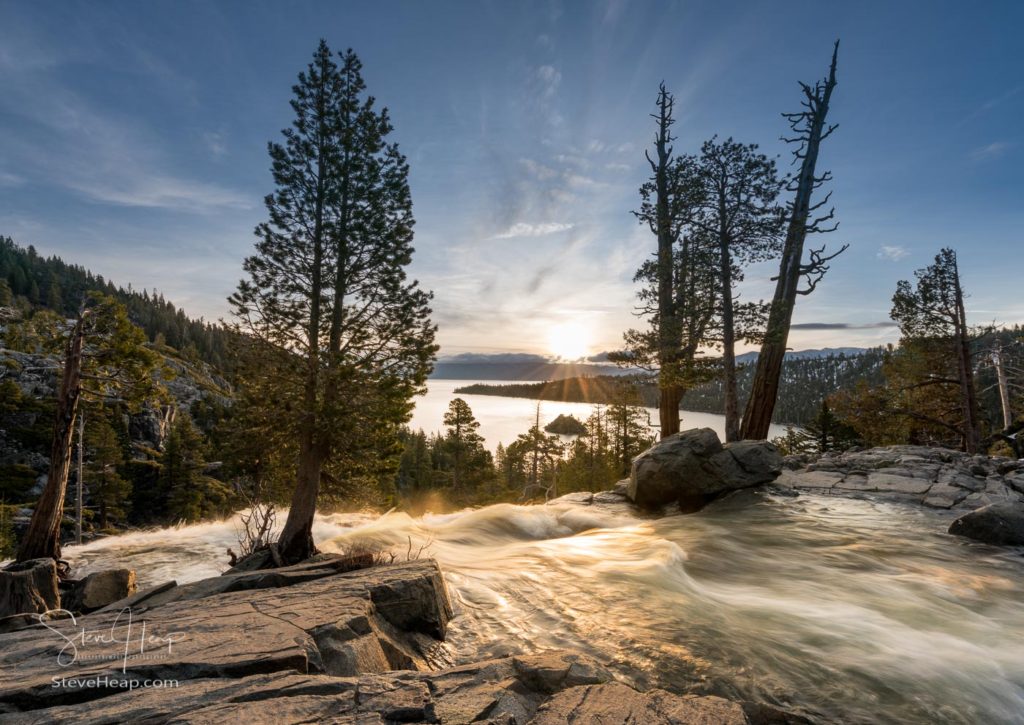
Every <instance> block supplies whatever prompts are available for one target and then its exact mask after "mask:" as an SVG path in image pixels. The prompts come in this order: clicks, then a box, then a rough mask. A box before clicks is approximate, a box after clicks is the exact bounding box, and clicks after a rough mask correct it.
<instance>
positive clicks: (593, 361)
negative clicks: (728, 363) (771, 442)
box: [430, 347, 865, 381]
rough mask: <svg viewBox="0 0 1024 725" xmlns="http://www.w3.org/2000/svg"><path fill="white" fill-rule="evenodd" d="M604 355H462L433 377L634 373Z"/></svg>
mask: <svg viewBox="0 0 1024 725" xmlns="http://www.w3.org/2000/svg"><path fill="white" fill-rule="evenodd" d="M864 350H865V348H862V347H826V348H822V349H820V350H798V351H795V352H788V353H786V358H787V359H790V360H803V359H808V358H822V357H828V356H830V355H832V356H838V355H844V356H846V357H851V356H854V355H860V354H861V353H863V352H864ZM604 359H605V355H604V354H601V355H594V356H593V357H591V358H589V359H588V361H584V362H571V363H567V362H559V361H556V360H551V359H550V358H547V357H544V356H543V355H533V354H530V353H497V354H486V353H462V354H460V355H450V356H445V357H442V358H439V359H438V361H437V363H436V364H435V366H434V372H433V374H432V375H431V376H430V377H432V378H434V379H437V380H509V381H526V380H531V381H536V380H562V379H564V378H575V377H583V376H591V375H629V374H632V373H634V372H635V370H628V369H623V368H619V367H617V366H615V365H609V364H607V363H602V362H598V361H600V360H604ZM755 360H757V353H756V352H746V353H743V354H742V355H738V356H737V357H736V361H737V362H739V363H741V364H746V363H751V362H754V361H755Z"/></svg>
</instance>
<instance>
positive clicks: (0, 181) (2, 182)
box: [0, 171, 25, 187]
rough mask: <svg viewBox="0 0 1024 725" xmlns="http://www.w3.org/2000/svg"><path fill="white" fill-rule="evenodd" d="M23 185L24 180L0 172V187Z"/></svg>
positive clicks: (15, 175) (14, 175) (5, 172)
mask: <svg viewBox="0 0 1024 725" xmlns="http://www.w3.org/2000/svg"><path fill="white" fill-rule="evenodd" d="M24 183H25V180H24V179H23V178H21V177H20V176H18V175H17V174H11V173H9V172H7V171H0V186H7V187H11V186H21V185H22V184H24Z"/></svg>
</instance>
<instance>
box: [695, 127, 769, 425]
mask: <svg viewBox="0 0 1024 725" xmlns="http://www.w3.org/2000/svg"><path fill="white" fill-rule="evenodd" d="M695 173H696V175H697V181H696V186H697V190H696V192H695V197H696V198H695V201H694V203H693V207H694V208H693V210H692V212H691V219H690V221H691V224H692V225H693V226H694V227H696V228H697V229H699V230H701V231H702V232H703V233H705V234H707V235H709V236H710V237H711V238H712V239H713V240H714V246H715V253H716V256H717V261H716V268H717V275H718V293H719V296H720V306H719V309H718V317H719V319H718V326H719V328H720V335H721V346H722V373H723V393H724V397H725V401H724V402H725V410H724V412H725V438H726V440H727V441H735V440H739V437H740V410H739V408H740V406H739V392H738V389H737V380H736V343H737V341H738V340H745V339H746V340H750V339H756V338H757V336H758V333H759V332H760V329H761V327H762V326H763V317H764V316H765V310H764V308H763V306H762V305H760V304H756V303H744V304H740V303H739V301H738V299H737V298H736V296H735V293H734V288H735V286H736V285H737V284H738V283H740V282H742V281H743V267H745V266H747V265H750V264H754V263H756V262H763V261H765V260H768V259H770V258H771V257H772V256H774V255H775V254H777V252H778V251H779V247H780V241H781V240H780V238H779V235H780V232H781V226H782V220H783V213H784V210H783V209H782V208H781V207H779V206H778V205H777V204H776V199H777V197H778V195H779V191H780V190H781V186H782V182H781V181H780V180H779V176H778V172H777V170H776V168H775V161H774V160H772V159H769V158H768V157H767V156H765V155H764V154H761V153H758V151H757V144H749V145H748V144H741V143H738V142H736V141H733V140H732V139H731V138H729V139H726V140H725V141H722V142H716V140H715V139H711V140H710V141H705V142H704V145H703V146H702V147H701V152H700V156H699V158H698V160H697V169H696V172H695Z"/></svg>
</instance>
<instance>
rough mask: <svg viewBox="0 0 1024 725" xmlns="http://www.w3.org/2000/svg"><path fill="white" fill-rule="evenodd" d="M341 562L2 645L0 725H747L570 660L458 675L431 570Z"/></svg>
mask: <svg viewBox="0 0 1024 725" xmlns="http://www.w3.org/2000/svg"><path fill="white" fill-rule="evenodd" d="M338 558H339V559H340V558H341V557H338ZM333 563H337V562H336V561H335V559H334V558H331V557H326V558H319V559H318V560H316V561H312V562H309V563H307V564H302V565H298V566H296V567H291V568H289V569H282V570H278V572H277V574H278V575H280V576H277V577H274V576H271V572H267V571H254V572H239V573H237V574H232V575H229V576H223V577H217V578H215V579H210V580H206V582H197V583H196V585H189V586H187V587H176V586H174V585H173V583H169V584H165V585H161V586H160V587H156V588H154V589H153V590H150V591H147V592H139V593H137V594H135V595H133V596H132V597H129V598H127V599H125V600H122V601H121V602H117V603H115V604H113V605H111V606H108V607H106V608H105V609H103V610H101V611H99V612H95V613H93V614H89V615H85V616H82V617H79V618H77V619H65V620H55V621H48V622H46V623H45V625H36V626H34V627H32V628H30V629H25V630H22V631H18V632H15V633H11V634H7V635H3V636H0V720H2V721H3V722H4V723H50V722H75V723H81V724H83V725H85V724H88V725H99V724H101V723H104V724H106V723H123V722H147V723H170V722H173V723H196V724H199V723H202V724H203V725H210V724H218V723H225V724H227V723H231V724H232V725H234V724H235V723H239V722H243V723H246V725H260V724H262V723H268V724H269V723H274V724H275V725H276V724H278V723H281V724H284V725H288V724H289V723H310V722H331V723H360V724H363V723H367V724H369V723H379V724H381V725H383V724H384V723H396V722H416V723H501V724H502V725H526V723H538V724H540V723H543V724H546V725H552V724H554V723H580V724H583V723H597V722H607V723H619V722H636V723H652V724H655V725H657V724H660V723H666V724H667V723H727V724H730V723H735V724H737V725H741V724H746V723H749V722H750V721H749V720H748V719H747V717H746V716H745V715H744V711H743V709H742V708H741V707H740V706H739V705H737V704H735V703H732V702H729V701H727V700H722V699H720V698H716V697H695V696H677V695H672V694H669V693H667V692H662V691H653V692H651V693H647V694H641V693H639V692H637V691H636V690H634V689H633V688H631V687H629V686H627V685H624V684H621V683H617V682H614V681H613V678H612V675H611V674H610V673H609V672H608V671H607V670H606V669H604V668H603V667H601V666H600V665H598V664H596V663H595V662H593V661H591V660H589V659H588V658H585V657H583V656H581V655H577V654H571V653H567V652H547V653H542V654H536V655H528V656H519V657H508V658H503V659H496V660H487V661H484V662H478V663H474V664H470V665H463V666H459V667H450V666H449V665H450V662H448V660H447V656H446V653H445V650H444V648H443V645H442V644H441V641H440V640H441V638H443V637H444V635H445V630H446V627H447V624H448V621H449V619H450V618H451V617H452V609H451V606H450V603H449V601H448V595H447V591H446V588H445V585H444V581H443V578H442V577H441V572H440V570H439V569H438V567H437V564H436V563H435V562H433V561H414V562H408V563H405V564H398V565H393V566H385V567H374V568H369V569H361V570H359V571H349V572H344V573H338V571H337V570H336V568H332V564H333ZM339 566H340V565H339ZM207 582H210V583H207ZM213 582H215V583H213ZM225 582H226V584H225ZM225 587H226V588H225ZM143 625H145V629H143Z"/></svg>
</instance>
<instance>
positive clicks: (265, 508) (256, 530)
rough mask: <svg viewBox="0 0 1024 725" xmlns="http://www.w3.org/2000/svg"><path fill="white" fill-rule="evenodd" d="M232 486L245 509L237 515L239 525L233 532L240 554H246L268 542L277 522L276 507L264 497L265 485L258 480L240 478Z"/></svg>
mask: <svg viewBox="0 0 1024 725" xmlns="http://www.w3.org/2000/svg"><path fill="white" fill-rule="evenodd" d="M234 488H235V491H236V493H237V494H238V495H239V497H241V499H242V500H243V501H245V508H246V510H245V512H244V513H242V514H240V515H239V517H238V518H239V521H240V524H241V526H240V527H239V528H237V530H236V532H235V533H236V534H237V537H238V547H239V551H240V553H241V555H242V556H248V555H249V554H251V553H253V552H254V551H257V550H259V549H262V548H265V547H266V546H267V545H268V544H270V542H271V539H272V537H273V535H274V525H275V524H276V523H277V509H276V507H275V506H274V504H273V502H272V501H268V500H267V499H266V496H265V490H264V488H265V487H264V486H261V485H260V484H259V483H258V482H255V481H252V480H251V479H248V480H246V479H242V480H238V481H236V482H235V485H234ZM229 551H230V550H229ZM231 554H232V555H233V554H234V552H231Z"/></svg>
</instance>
